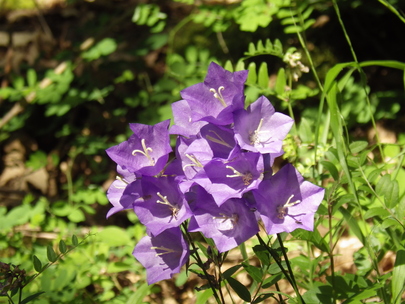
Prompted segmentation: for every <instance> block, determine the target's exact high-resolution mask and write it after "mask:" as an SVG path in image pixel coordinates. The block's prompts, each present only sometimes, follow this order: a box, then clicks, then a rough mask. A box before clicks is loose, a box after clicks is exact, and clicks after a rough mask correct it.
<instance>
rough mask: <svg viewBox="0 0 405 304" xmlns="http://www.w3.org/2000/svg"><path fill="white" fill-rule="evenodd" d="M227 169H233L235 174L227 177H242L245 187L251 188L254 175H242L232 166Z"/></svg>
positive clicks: (248, 173)
mask: <svg viewBox="0 0 405 304" xmlns="http://www.w3.org/2000/svg"><path fill="white" fill-rule="evenodd" d="M225 168H227V169H231V170H232V171H233V173H234V174H232V175H231V174H227V175H226V177H242V181H243V184H244V185H245V186H249V185H250V183H251V180H252V179H253V175H252V173H250V172H247V173H240V172H239V171H238V170H236V169H235V168H234V167H231V166H226V167H225Z"/></svg>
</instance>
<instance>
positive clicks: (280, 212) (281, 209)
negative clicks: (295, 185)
mask: <svg viewBox="0 0 405 304" xmlns="http://www.w3.org/2000/svg"><path fill="white" fill-rule="evenodd" d="M293 197H294V194H292V195H291V196H290V197H289V198H288V200H287V202H286V203H285V204H284V205H279V206H277V209H276V210H277V217H278V218H279V219H284V217H285V216H286V215H288V213H287V208H289V207H292V206H295V205H298V204H299V203H301V201H300V200H296V201H295V202H291V203H290V201H291V200H292V198H293Z"/></svg>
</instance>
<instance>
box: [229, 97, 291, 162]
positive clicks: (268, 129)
mask: <svg viewBox="0 0 405 304" xmlns="http://www.w3.org/2000/svg"><path fill="white" fill-rule="evenodd" d="M293 122H294V121H293V120H292V119H291V117H289V116H287V115H284V114H282V113H278V112H276V111H275V110H274V107H273V105H272V104H271V103H270V101H269V100H268V99H267V98H266V97H264V96H261V97H260V98H259V99H258V100H256V101H255V102H254V103H252V104H251V105H249V107H248V108H247V110H244V109H241V110H238V111H235V113H234V124H235V125H234V130H235V138H236V140H237V142H238V143H239V145H240V147H241V148H242V149H244V150H248V151H253V152H260V153H262V154H265V153H269V154H270V155H271V157H272V159H273V160H274V158H275V157H277V156H280V155H282V154H283V151H282V144H283V139H284V138H285V137H286V135H287V134H288V132H289V131H290V129H291V127H292V125H293Z"/></svg>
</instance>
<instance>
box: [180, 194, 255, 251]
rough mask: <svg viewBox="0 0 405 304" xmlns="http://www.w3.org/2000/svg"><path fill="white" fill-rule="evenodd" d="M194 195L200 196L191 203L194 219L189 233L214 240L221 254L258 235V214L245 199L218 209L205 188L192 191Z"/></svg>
mask: <svg viewBox="0 0 405 304" xmlns="http://www.w3.org/2000/svg"><path fill="white" fill-rule="evenodd" d="M193 191H195V192H197V193H196V194H197V195H196V196H195V200H194V201H193V202H191V203H190V208H191V209H192V211H193V214H194V216H193V217H192V219H191V220H190V224H189V227H188V229H189V231H191V232H195V231H200V232H201V233H202V234H203V235H204V236H205V237H208V238H212V239H213V240H214V243H215V245H216V247H217V249H218V251H219V252H225V251H228V250H231V249H232V248H235V247H236V246H238V245H239V244H241V243H243V242H245V241H247V240H248V239H250V238H251V237H252V236H254V235H255V234H256V233H258V232H259V227H258V224H257V220H256V215H255V212H254V211H252V210H251V209H250V208H249V207H248V206H247V204H246V202H245V200H244V199H240V198H232V199H229V200H227V201H225V202H224V203H223V204H222V205H221V206H218V205H217V204H216V203H215V201H214V199H213V197H212V196H211V195H210V194H208V193H207V192H206V191H205V190H204V189H203V188H202V187H200V186H196V187H193Z"/></svg>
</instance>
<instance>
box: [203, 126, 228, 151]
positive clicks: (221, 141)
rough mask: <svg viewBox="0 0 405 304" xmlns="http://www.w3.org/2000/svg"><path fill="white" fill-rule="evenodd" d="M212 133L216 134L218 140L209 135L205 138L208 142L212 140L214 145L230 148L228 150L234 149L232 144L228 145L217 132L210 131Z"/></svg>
mask: <svg viewBox="0 0 405 304" xmlns="http://www.w3.org/2000/svg"><path fill="white" fill-rule="evenodd" d="M210 132H212V133H214V134H215V135H216V136H217V137H218V138H215V137H212V136H211V135H207V136H205V138H206V139H207V140H210V141H212V142H214V143H216V144H220V145H223V146H225V147H228V148H231V149H232V148H233V147H232V146H231V145H230V144H228V143H227V142H226V141H225V140H224V139H223V138H222V137H221V136H220V135H219V134H218V133H217V132H215V131H213V130H210Z"/></svg>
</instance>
